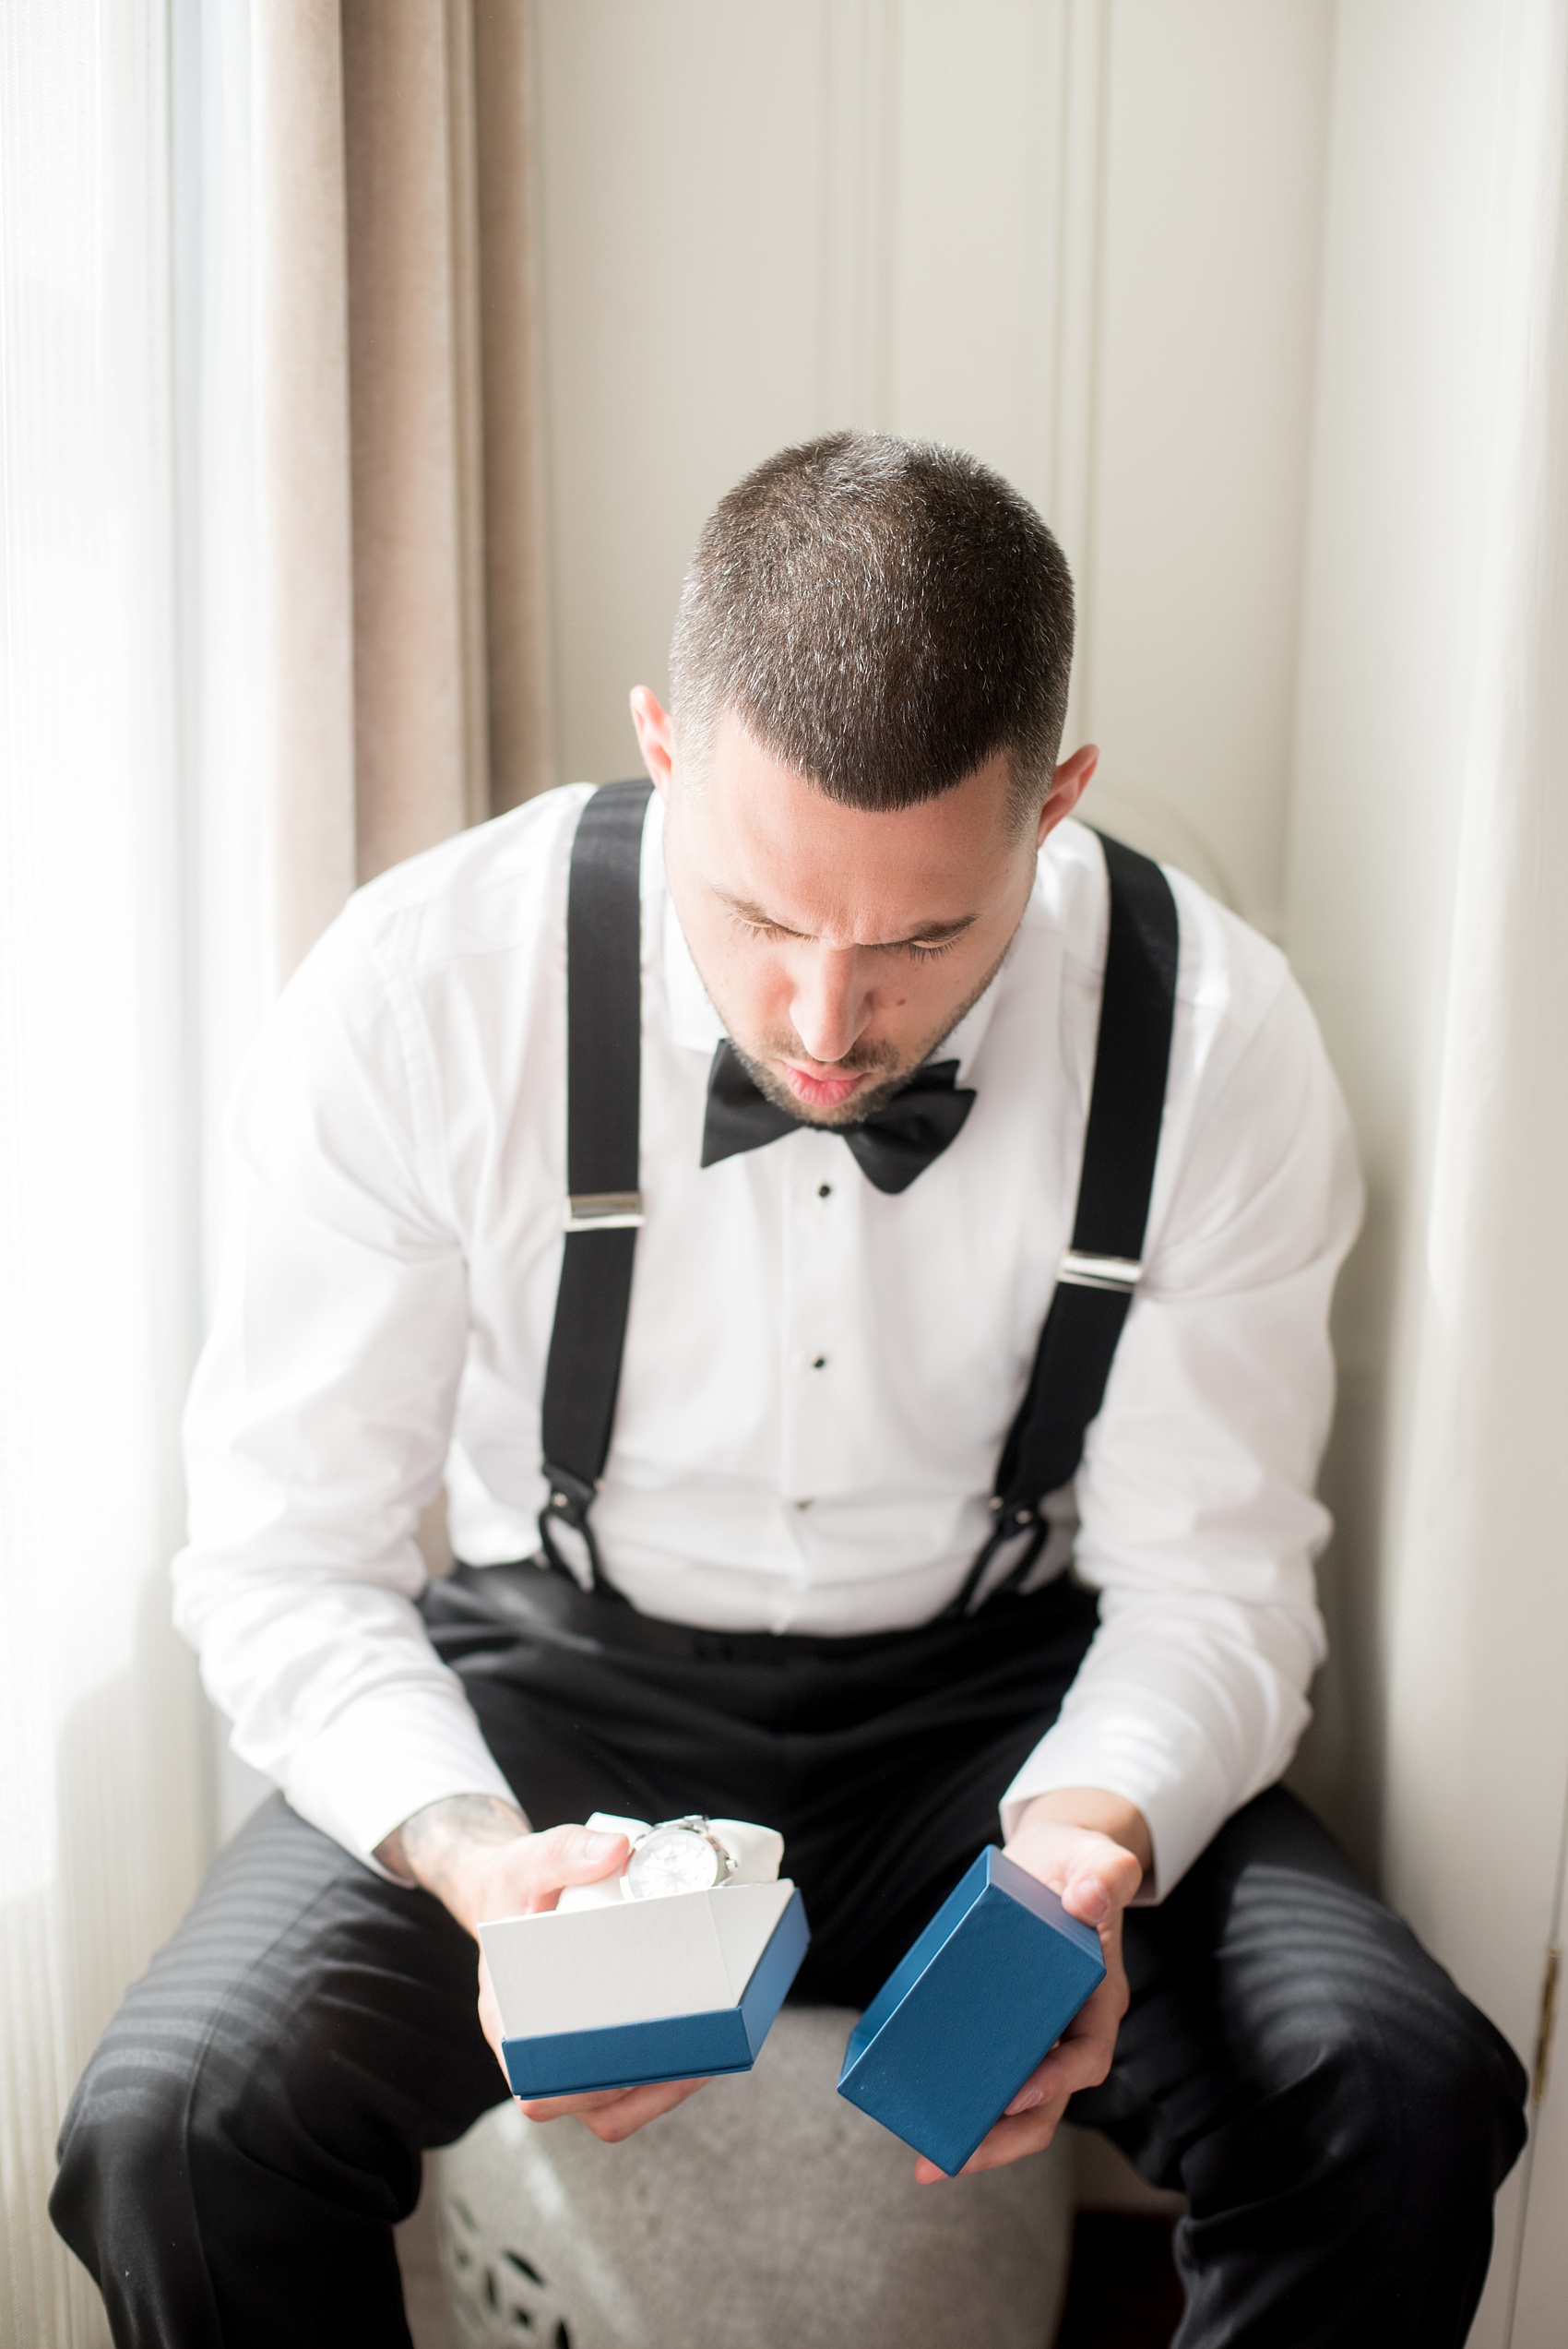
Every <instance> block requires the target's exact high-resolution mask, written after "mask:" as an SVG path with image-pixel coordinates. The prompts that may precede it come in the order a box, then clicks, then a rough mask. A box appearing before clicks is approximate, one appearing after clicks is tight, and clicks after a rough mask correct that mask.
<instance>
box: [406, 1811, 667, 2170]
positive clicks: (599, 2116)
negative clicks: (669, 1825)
mask: <svg viewBox="0 0 1568 2349" xmlns="http://www.w3.org/2000/svg"><path fill="white" fill-rule="evenodd" d="M628 1848H629V1846H628V1844H627V1842H626V1838H625V1837H624V1835H607V1834H600V1833H598V1832H596V1831H594V1830H590V1829H588V1828H586V1827H552V1828H548V1829H546V1830H545V1831H544V1833H543V1834H541V1835H536V1834H534V1833H533V1832H532V1831H531V1830H530V1829H529V1823H528V1821H527V1819H526V1818H524V1817H523V1814H522V1812H521V1811H520V1810H518V1809H517V1807H516V1806H515V1805H513V1804H511V1803H504V1802H502V1801H501V1800H500V1799H499V1797H498V1796H496V1795H449V1796H448V1797H447V1799H446V1800H445V1802H440V1803H431V1804H429V1805H427V1806H426V1807H425V1808H424V1809H423V1810H422V1811H416V1812H415V1813H414V1815H413V1817H412V1818H406V1819H405V1820H404V1821H403V1824H402V1826H401V1827H398V1828H395V1829H394V1830H393V1831H392V1833H391V1834H390V1835H388V1836H386V1838H385V1839H384V1841H383V1842H380V1843H378V1844H377V1845H376V1850H375V1856H376V1858H377V1859H378V1860H379V1861H380V1862H381V1865H382V1866H383V1867H385V1868H386V1869H387V1870H388V1872H389V1873H390V1874H391V1875H393V1876H398V1877H401V1878H403V1880H404V1881H405V1882H406V1883H412V1884H420V1885H422V1886H423V1887H424V1890H426V1891H427V1892H434V1895H435V1897H436V1899H437V1900H438V1901H440V1902H442V1903H443V1904H444V1906H445V1907H446V1908H448V1909H449V1910H450V1911H451V1913H452V1914H453V1915H454V1916H455V1917H456V1918H457V1922H458V1924H459V1925H460V1926H464V1927H465V1928H466V1929H467V1930H468V1931H469V1933H472V1934H474V1935H475V1938H478V1935H477V1927H478V1926H480V1925H481V1924H482V1923H487V1922H488V1921H489V1920H490V1919H492V1918H493V1917H504V1916H531V1915H533V1914H535V1913H536V1912H537V1911H539V1910H540V1909H552V1908H553V1907H554V1906H555V1903H556V1901H557V1900H558V1899H559V1897H560V1895H561V1894H562V1892H564V1890H565V1889H566V1887H567V1885H569V1884H592V1883H595V1882H596V1881H597V1880H598V1878H600V1877H602V1876H610V1875H612V1874H614V1873H615V1871H616V1870H617V1869H619V1868H622V1867H624V1866H625V1862H626V1854H627V1851H628ZM479 2019H480V2022H481V2026H482V2028H483V2031H484V2035H485V2037H486V2038H487V2039H488V2040H489V2042H490V2044H491V2045H492V2047H493V2049H494V2051H495V2060H496V2062H497V2063H500V2064H501V2065H502V2069H503V2071H505V2064H504V2063H502V2057H501V2036H502V2033H501V2013H500V2009H499V2008H498V2007H497V2006H496V2003H495V1994H494V1991H493V1988H492V1987H491V1981H490V1973H489V1969H488V1968H487V1967H486V1965H485V1962H484V1960H483V1957H482V1956H481V1959H480V1961H479ZM701 2086H702V2081H700V2080H671V2081H659V2082H658V2083H657V2084H656V2085H654V2086H652V2087H647V2088H612V2089H602V2090H599V2091H597V2092H595V2093H592V2094H589V2095H586V2096H554V2097H551V2098H548V2099H535V2100H534V2101H533V2102H531V2103H525V2104H524V2105H523V2110H524V2112H525V2113H527V2115H528V2116H529V2119H530V2120H554V2119H556V2118H557V2117H558V2116H561V2115H563V2114H565V2113H575V2114H576V2116H577V2117H578V2118H579V2119H580V2120H581V2121H582V2122H583V2123H584V2125H585V2126H586V2127H587V2128H590V2129H591V2130H592V2131H593V2134H594V2135H595V2136H596V2137H599V2138H602V2139H603V2140H604V2141H605V2142H606V2143H607V2144H618V2143H619V2142H620V2140H622V2139H623V2138H624V2137H630V2136H631V2135H632V2133H633V2131H634V2130H635V2129H638V2128H642V2127H643V2125H644V2123H645V2122H647V2121H650V2120H655V2119H657V2117H658V2116H659V2114H660V2113H666V2112H669V2111H670V2109H671V2106H672V2105H680V2104H683V2103H684V2101H685V2099H686V2098H687V2097H688V2096H690V2095H691V2094H693V2093H694V2092H695V2090H696V2089H698V2088H700V2087H701Z"/></svg>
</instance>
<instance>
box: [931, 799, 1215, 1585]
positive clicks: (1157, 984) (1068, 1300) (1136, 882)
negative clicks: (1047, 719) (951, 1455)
mask: <svg viewBox="0 0 1568 2349" xmlns="http://www.w3.org/2000/svg"><path fill="white" fill-rule="evenodd" d="M1100 846H1101V847H1102V848H1103V849H1104V851H1105V864H1106V870H1107V872H1108V874H1109V875H1110V879H1111V924H1110V931H1109V935H1108V937H1107V941H1106V949H1105V978H1104V982H1103V984H1102V986H1101V991H1100V998H1099V1038H1098V1041H1097V1043H1096V1046H1095V1061H1094V1086H1093V1090H1092V1091H1091V1092H1090V1094H1089V1116H1088V1125H1087V1128H1086V1129H1085V1133H1084V1159H1083V1166H1082V1169H1081V1171H1080V1173H1079V1175H1078V1205H1077V1211H1076V1214H1075V1217H1074V1222H1073V1240H1072V1245H1071V1246H1070V1247H1069V1248H1068V1250H1067V1253H1066V1255H1065V1256H1064V1257H1063V1259H1062V1266H1061V1270H1060V1271H1059V1272H1058V1273H1057V1276H1056V1288H1055V1292H1054V1294H1052V1296H1051V1309H1050V1311H1049V1312H1048V1313H1047V1315H1046V1317H1045V1327H1044V1329H1043V1330H1041V1331H1040V1337H1039V1347H1038V1348H1037V1350H1036V1353H1035V1361H1034V1368H1033V1370H1032V1371H1031V1372H1030V1374H1029V1383H1028V1388H1027V1389H1026V1390H1025V1394H1024V1400H1023V1402H1022V1404H1021V1405H1020V1407H1019V1411H1018V1416H1017V1417H1016V1419H1015V1421H1014V1422H1013V1425H1012V1427H1011V1429H1010V1430H1009V1432H1008V1437H1007V1441H1006V1442H1005V1443H1004V1445H1003V1447H1002V1458H1001V1461H999V1463H998V1465H997V1471H996V1486H995V1490H994V1492H993V1493H992V1500H991V1507H992V1518H993V1523H992V1531H991V1538H990V1540H989V1541H988V1542H987V1543H986V1544H985V1546H984V1548H983V1549H982V1550H981V1551H980V1556H979V1557H977V1558H976V1560H975V1562H974V1564H973V1566H972V1567H971V1568H969V1571H968V1578H967V1579H966V1580H965V1583H964V1587H963V1589H962V1590H961V1591H960V1592H958V1595H957V1597H956V1599H955V1600H954V1601H953V1604H952V1605H951V1607H950V1608H949V1609H948V1610H947V1612H948V1613H949V1614H951V1615H962V1614H965V1613H966V1612H967V1611H968V1608H969V1607H970V1606H971V1605H972V1604H973V1603H974V1601H975V1599H976V1598H977V1596H978V1595H979V1593H980V1586H981V1584H982V1582H983V1581H984V1580H985V1574H986V1569H987V1568H988V1567H989V1566H990V1565H991V1563H992V1559H993V1558H994V1557H995V1556H996V1554H997V1552H998V1551H999V1550H1000V1549H1001V1548H1002V1547H1003V1545H1004V1544H1005V1543H1007V1542H1011V1541H1014V1540H1016V1538H1017V1537H1018V1536H1019V1535H1023V1534H1027V1535H1028V1541H1027V1543H1026V1544H1025V1547H1024V1550H1023V1553H1022V1555H1021V1556H1019V1557H1018V1558H1017V1559H1016V1561H1015V1563H1014V1564H1013V1565H1012V1566H1011V1567H1010V1568H1008V1570H1007V1572H1006V1574H1005V1575H1004V1577H1003V1580H1002V1581H1001V1583H1000V1584H999V1585H998V1586H997V1587H998V1588H999V1589H1001V1590H1016V1588H1017V1587H1018V1585H1019V1584H1020V1583H1021V1582H1023V1580H1025V1578H1026V1577H1027V1575H1028V1571H1029V1568H1031V1567H1032V1566H1033V1564H1034V1562H1035V1560H1036V1558H1038V1557H1039V1554H1040V1551H1041V1549H1042V1548H1043V1547H1044V1545H1045V1541H1046V1537H1047V1535H1048V1533H1049V1532H1050V1530H1051V1529H1050V1526H1049V1524H1048V1523H1047V1521H1046V1520H1045V1518H1044V1516H1043V1515H1042V1513H1041V1509H1040V1503H1041V1502H1042V1501H1043V1500H1044V1499H1045V1497H1046V1496H1047V1495H1048V1494H1050V1493H1055V1492H1060V1490H1061V1488H1062V1487H1063V1485H1066V1484H1069V1483H1070V1482H1071V1481H1072V1479H1073V1477H1074V1476H1075V1475H1076V1473H1077V1470H1078V1462H1079V1461H1080V1460H1081V1459H1082V1458H1083V1451H1084V1437H1085V1436H1086V1435H1087V1432H1088V1427H1089V1423H1090V1421H1091V1420H1092V1419H1093V1418H1094V1417H1095V1415H1096V1413H1098V1412H1099V1407H1100V1404H1101V1403H1102V1402H1103V1401H1104V1400H1105V1383H1106V1380H1107V1379H1108V1378H1109V1377H1110V1376H1111V1357H1112V1356H1113V1355H1114V1353H1115V1352H1116V1344H1117V1341H1118V1339H1119V1338H1120V1337H1121V1335H1122V1325H1123V1322H1124V1321H1125V1320H1126V1318H1127V1308H1128V1306H1130V1305H1131V1303H1132V1301H1133V1291H1134V1289H1135V1288H1136V1287H1137V1284H1138V1276H1139V1274H1140V1273H1141V1272H1142V1270H1143V1252H1144V1230H1145V1226H1146V1224H1147V1222H1148V1203H1149V1194H1150V1192H1151V1191H1152V1190H1153V1188H1154V1163H1155V1159H1156V1157H1157V1156H1158V1151H1159V1127H1160V1120H1161V1117H1162V1116H1163V1115H1164V1111H1165V1079H1166V1074H1167V1071H1168V1069H1169V1067H1170V1030H1171V1024H1172V1021H1173V1019H1174V1016H1175V1010H1176V950H1177V945H1178V934H1177V926H1176V900H1175V899H1174V898H1173V897H1172V896H1171V894H1170V882H1169V881H1168V880H1167V879H1166V877H1165V876H1164V874H1163V873H1162V872H1161V871H1160V869H1159V867H1158V864H1155V863H1153V861H1152V860H1151V859H1150V858H1148V857H1146V856H1140V855H1138V854H1137V853H1136V851H1135V850H1134V849H1130V848H1124V847H1123V845H1122V842H1121V841H1112V840H1107V839H1106V838H1105V836H1104V835H1103V834H1101V836H1100ZM986 1595H987V1596H988V1597H991V1596H994V1595H995V1593H994V1592H988V1593H987V1594H986Z"/></svg>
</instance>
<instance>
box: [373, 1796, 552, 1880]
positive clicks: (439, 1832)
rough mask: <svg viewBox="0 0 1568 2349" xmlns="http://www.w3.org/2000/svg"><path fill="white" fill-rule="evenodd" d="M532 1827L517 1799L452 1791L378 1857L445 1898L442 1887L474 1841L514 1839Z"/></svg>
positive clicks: (391, 1838) (384, 1845) (390, 1839)
mask: <svg viewBox="0 0 1568 2349" xmlns="http://www.w3.org/2000/svg"><path fill="white" fill-rule="evenodd" d="M528 1831H529V1826H528V1821H527V1819H526V1818H524V1817H523V1814H522V1812H521V1811H520V1810H518V1808H517V1805H516V1804H515V1803H505V1802H503V1801H502V1799H501V1797H500V1795H447V1796H446V1797H445V1800H444V1801H442V1802H439V1803H427V1804H426V1805H425V1806H424V1808H423V1810H422V1811H415V1813H414V1815H413V1817H412V1818H406V1819H405V1820H404V1821H403V1824H402V1826H401V1827H395V1828H394V1829H393V1830H392V1832H391V1834H390V1835H388V1836H386V1837H385V1838H384V1839H383V1840H382V1842H379V1843H378V1844H377V1845H376V1847H375V1856H376V1858H377V1859H378V1860H379V1861H380V1862H381V1865H382V1866H383V1867H385V1868H388V1869H390V1871H391V1873H392V1874H393V1875H394V1876H400V1877H402V1878H404V1880H405V1881H406V1882H408V1883H410V1884H422V1885H423V1886H424V1888H425V1890H426V1891H427V1892H434V1894H435V1895H436V1897H437V1898H438V1899H439V1898H441V1897H442V1885H443V1883H444V1882H445V1878H446V1875H447V1870H448V1868H449V1867H450V1865H451V1862H452V1861H453V1859H454V1858H455V1857H456V1856H457V1853H458V1852H459V1851H461V1850H463V1849H464V1848H466V1847H467V1846H468V1845H469V1844H473V1843H510V1842H513V1841H514V1839H515V1838H516V1837H517V1836H519V1835H526V1834H527V1833H528Z"/></svg>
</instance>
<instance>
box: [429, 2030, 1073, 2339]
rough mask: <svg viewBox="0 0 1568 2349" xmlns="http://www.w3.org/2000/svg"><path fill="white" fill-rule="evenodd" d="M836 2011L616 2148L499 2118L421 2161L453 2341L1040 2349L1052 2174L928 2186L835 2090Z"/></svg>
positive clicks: (1063, 2209)
mask: <svg viewBox="0 0 1568 2349" xmlns="http://www.w3.org/2000/svg"><path fill="white" fill-rule="evenodd" d="M853 2021H854V2017H853V2016H852V2015H851V2014H849V2012H847V2011H844V2010H841V2009H831V2008H805V2009H795V2008H786V2009H785V2010H784V2012H783V2013H782V2014H781V2015H780V2016H779V2018H778V2022H777V2024H776V2025H775V2027H774V2030H773V2033H772V2035H771V2037H770V2038H769V2040H768V2042H767V2045H766V2047H765V2048H764V2050H763V2053H762V2057H761V2058H760V2060H759V2061H758V2063H757V2066H756V2069H755V2070H754V2071H753V2072H751V2073H750V2074H748V2075H744V2076H742V2077H738V2078H735V2079H730V2080H719V2081H713V2082H711V2083H710V2085H709V2086H707V2088H705V2089H703V2090H702V2091H701V2092H700V2093H699V2094H697V2095H696V2096H694V2097H692V2098H691V2099H690V2100H689V2101H688V2102H687V2103H686V2104H684V2105H681V2106H680V2107H679V2108H678V2109H677V2110H676V2111H675V2112H673V2113H668V2114H666V2115H665V2116H664V2117H663V2118H662V2119H661V2120H658V2121H655V2122H653V2123H652V2124H651V2125H650V2126H649V2127H648V2128H646V2129H643V2130H641V2131H640V2132H639V2133H638V2134H637V2135H636V2137H634V2138H631V2139H629V2140H627V2142H626V2143H625V2144H624V2145H601V2144H600V2142H599V2140H598V2139H597V2138H594V2137H591V2136H590V2135H589V2134H588V2130H587V2129H586V2128H582V2127H581V2126H580V2125H579V2124H578V2123H577V2122H576V2121H570V2120H561V2121H553V2122H551V2123H549V2124H548V2125H545V2126H540V2125H536V2124H535V2123H533V2122H530V2121H528V2120H525V2119H524V2117H523V2116H522V2114H521V2113H520V2112H519V2111H518V2109H517V2106H516V2105H501V2106H500V2107H498V2108H497V2110H496V2111H494V2112H493V2113H491V2114H489V2115H488V2116H486V2117H485V2119H483V2120H482V2121H481V2122H480V2123H479V2125H478V2127H477V2128H473V2129H471V2130H470V2131H469V2135H468V2136H467V2137H466V2138H465V2139H464V2140H463V2141H462V2143H461V2144H460V2145H456V2146H454V2147H452V2148H451V2150H450V2151H449V2152H446V2153H445V2154H443V2155H442V2156H440V2158H439V2161H438V2163H437V2164H436V2173H435V2174H436V2179H437V2193H438V2197H439V2204H440V2212H441V2235H442V2256H443V2259H444V2260H445V2266H446V2271H447V2274H448V2277H449V2279H450V2282H451V2285H452V2293H453V2301H454V2307H455V2314H456V2319H457V2337H458V2339H459V2341H461V2342H463V2343H466V2344H473V2345H474V2349H478V2344H483V2349H491V2344H494V2349H501V2344H502V2343H507V2344H516V2343H522V2342H527V2343H530V2344H533V2345H534V2349H632V2344H636V2349H709V2344H712V2349H783V2344H785V2343H790V2344H802V2343H803V2344H811V2349H818V2344H821V2345H822V2349H826V2344H830V2343H837V2342H844V2343H853V2344H855V2349H946V2344H949V2343H951V2344H953V2349H958V2344H960V2343H962V2344H965V2349H968V2344H970V2343H974V2342H976V2341H983V2342H985V2343H986V2344H987V2349H1043V2344H1044V2343H1047V2342H1049V2341H1050V2340H1051V2334H1052V2331H1053V2328H1054V2326H1055V2323H1056V2319H1057V2315H1058V2312H1059V2309H1060V2307H1061V2300H1062V2294H1063V2284H1064V2283H1065V2277H1066V2265H1067V2254H1068V2236H1069V2228H1070V2224H1071V2207H1070V2206H1071V2201H1072V2167H1071V2157H1070V2155H1069V2154H1068V2153H1067V2152H1066V2151H1065V2150H1064V2149H1063V2150H1059V2149H1058V2148H1056V2147H1052V2148H1051V2152H1048V2153H1042V2154H1037V2155H1035V2156H1034V2157H1033V2158H1032V2159H1030V2160H1028V2161H1026V2162H1018V2163H1015V2164H1013V2165H1012V2167H1010V2168H1008V2169H1004V2170H993V2171H990V2172H988V2173H987V2174H986V2175H985V2176H981V2177H975V2178H963V2179H959V2180H956V2181H955V2182H954V2183H952V2184H949V2185H939V2186H929V2187H917V2186H916V2185H915V2183H914V2179H913V2170H914V2156H913V2154H912V2153H910V2152H909V2149H908V2148H907V2147H906V2146H903V2145H901V2144H899V2143H898V2141H897V2139H895V2138H892V2137H889V2136H888V2135H887V2133H886V2131H885V2130H884V2129H882V2128H878V2126H877V2125H876V2123H875V2122H874V2121H873V2120H869V2119H868V2118H867V2117H866V2116H865V2115H864V2114H863V2113H860V2112H857V2111H856V2110H855V2109H854V2108H853V2106H851V2105H848V2104H846V2103H845V2101H844V2099H843V2098H842V2097H841V2096H838V2095H836V2094H835V2093H834V2089H835V2083H836V2081H837V2077H838V2067H839V2063H840V2060H841V2058H842V2056H843V2052H844V2043H845V2041H846V2039H847V2038H848V2037H849V2029H850V2025H851V2024H852V2022H853Z"/></svg>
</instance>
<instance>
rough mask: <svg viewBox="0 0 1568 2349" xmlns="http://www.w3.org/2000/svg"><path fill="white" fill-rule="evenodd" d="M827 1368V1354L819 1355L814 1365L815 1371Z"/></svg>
mask: <svg viewBox="0 0 1568 2349" xmlns="http://www.w3.org/2000/svg"><path fill="white" fill-rule="evenodd" d="M826 1367H827V1356H826V1354H825V1353H819V1354H818V1355H817V1357H816V1360H815V1361H814V1363H813V1364H812V1368H813V1369H814V1370H826Z"/></svg>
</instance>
